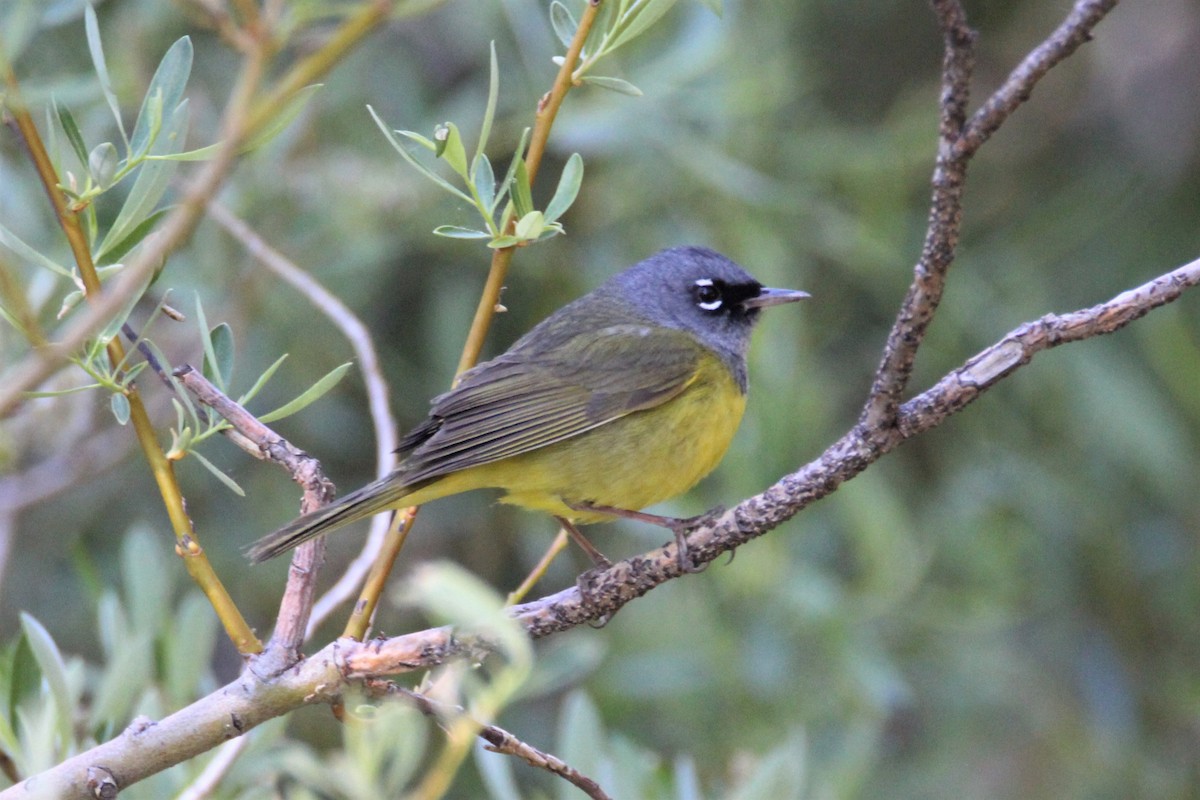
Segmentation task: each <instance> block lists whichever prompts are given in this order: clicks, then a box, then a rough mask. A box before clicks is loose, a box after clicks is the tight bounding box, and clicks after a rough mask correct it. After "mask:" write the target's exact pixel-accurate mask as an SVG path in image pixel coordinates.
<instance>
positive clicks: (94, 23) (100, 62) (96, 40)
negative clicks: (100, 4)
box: [83, 3, 129, 149]
mask: <svg viewBox="0 0 1200 800" xmlns="http://www.w3.org/2000/svg"><path fill="white" fill-rule="evenodd" d="M83 25H84V29H85V30H86V31H87V43H88V51H89V52H90V53H91V54H92V67H93V68H95V70H96V77H97V78H98V79H99V81H100V91H101V92H103V93H104V99H105V101H106V102H107V103H108V107H109V108H110V109H112V114H113V117H114V118H115V119H116V120H117V130H119V131H120V132H121V141H123V142H125V147H126V149H128V147H129V137H128V136H127V135H126V134H125V123H124V122H122V121H121V104H120V103H118V102H117V93H116V92H114V91H113V88H112V80H111V79H110V78H109V77H108V65H107V64H106V63H105V61H104V47H103V46H102V45H101V44H100V22H99V21H98V20H97V19H96V9H94V8H92V4H91V3H88V4H87V5H85V6H84V7H83Z"/></svg>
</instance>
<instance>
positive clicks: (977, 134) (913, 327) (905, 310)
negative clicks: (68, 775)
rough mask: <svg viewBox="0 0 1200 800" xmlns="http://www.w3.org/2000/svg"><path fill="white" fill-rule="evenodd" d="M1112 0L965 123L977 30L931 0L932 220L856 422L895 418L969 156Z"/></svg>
mask: <svg viewBox="0 0 1200 800" xmlns="http://www.w3.org/2000/svg"><path fill="white" fill-rule="evenodd" d="M1115 5H1116V0H1079V2H1077V3H1076V4H1075V6H1074V8H1073V9H1072V10H1071V13H1070V14H1068V15H1067V18H1066V19H1065V20H1064V21H1063V23H1062V24H1061V25H1059V27H1058V29H1057V30H1055V31H1054V32H1053V33H1052V34H1051V35H1050V36H1049V37H1047V38H1046V40H1045V41H1043V42H1042V43H1041V44H1040V45H1038V46H1037V47H1036V48H1035V49H1034V50H1033V51H1032V52H1031V53H1030V54H1029V55H1028V56H1026V58H1025V59H1024V60H1023V61H1022V62H1021V64H1020V66H1018V67H1017V68H1016V69H1015V70H1014V71H1013V72H1012V74H1011V75H1009V77H1008V79H1007V80H1005V82H1004V83H1003V84H1002V85H1001V86H1000V88H999V89H997V90H996V92H995V93H993V94H992V96H991V97H990V98H988V100H987V101H986V102H985V103H984V104H983V106H982V107H981V108H980V109H979V111H977V112H976V113H975V114H974V116H972V117H971V119H970V121H969V122H965V123H964V120H965V119H966V108H967V102H968V99H969V84H970V79H971V73H972V70H973V67H974V58H975V57H974V41H975V33H974V31H972V30H971V29H970V28H969V27H968V25H967V19H966V13H965V11H964V10H963V7H962V3H961V2H959V0H933V9H934V13H935V15H936V16H937V18H938V22H939V23H940V25H941V27H942V33H943V39H944V42H945V44H944V47H945V50H944V55H943V62H942V93H941V122H940V125H939V129H938V152H937V163H936V165H935V167H934V171H933V178H932V180H931V185H932V187H933V191H932V199H931V202H930V211H929V227H928V229H927V232H926V235H925V243H924V245H923V247H922V249H921V256H920V258H919V259H918V260H917V263H916V266H915V267H914V268H913V281H912V284H911V285H910V286H909V289H908V294H907V295H906V296H905V298H904V302H903V303H902V304H901V306H900V311H899V313H898V314H897V316H896V321H895V323H894V324H893V325H892V329H891V331H890V332H889V334H888V339H887V343H886V345H885V346H884V351H883V359H882V361H881V363H880V365H879V368H878V370H877V371H876V373H875V380H874V383H873V385H872V386H871V393H870V395H869V397H868V399H867V402H866V404H865V405H864V407H863V410H862V413H861V414H860V416H859V423H860V424H864V425H869V426H875V425H881V424H882V425H890V424H892V423H894V421H895V418H896V414H897V412H898V410H899V408H900V402H901V398H902V397H903V395H904V390H905V388H907V386H908V380H909V377H910V376H911V375H912V369H913V364H914V363H915V362H916V357H917V348H918V347H920V345H921V342H922V341H923V340H924V338H925V332H926V331H927V330H928V328H929V324H930V322H931V321H932V320H933V315H934V312H936V311H937V307H938V304H939V303H940V302H941V299H942V292H943V290H944V288H945V284H946V273H947V272H948V271H949V269H950V264H951V263H953V261H954V257H955V252H956V251H957V249H958V239H959V232H960V230H961V227H962V197H963V188H964V186H965V183H966V177H967V166H968V164H969V162H970V160H971V158H972V157H973V156H974V155H975V153H976V152H977V151H978V149H979V146H980V145H981V144H983V142H984V141H986V140H987V139H988V137H990V136H991V135H992V134H993V133H994V132H995V131H996V130H997V129H998V128H999V127H1000V126H1001V125H1002V124H1003V123H1004V121H1005V120H1006V119H1008V117H1009V116H1010V115H1011V114H1012V112H1013V111H1015V110H1016V109H1017V107H1018V106H1020V105H1021V104H1022V103H1024V102H1025V100H1027V99H1028V98H1029V95H1030V93H1031V92H1032V91H1033V87H1034V85H1035V84H1036V83H1037V82H1038V81H1039V80H1040V79H1041V78H1042V77H1043V76H1044V75H1045V74H1046V73H1047V72H1048V71H1049V70H1050V69H1051V67H1053V66H1054V65H1055V64H1057V63H1059V62H1060V61H1062V60H1063V59H1064V58H1067V57H1068V56H1069V55H1071V54H1072V53H1073V52H1075V50H1077V49H1078V47H1079V45H1081V44H1082V43H1083V42H1086V41H1088V40H1089V39H1090V38H1091V31H1092V29H1093V28H1095V26H1096V25H1097V24H1098V23H1099V22H1100V20H1101V19H1103V18H1104V16H1105V15H1106V14H1107V13H1108V12H1109V11H1111V10H1112V8H1113V7H1114V6H1115Z"/></svg>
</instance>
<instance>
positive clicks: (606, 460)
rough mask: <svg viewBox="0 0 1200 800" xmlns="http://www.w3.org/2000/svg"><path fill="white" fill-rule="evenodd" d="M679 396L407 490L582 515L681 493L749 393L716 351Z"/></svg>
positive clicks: (418, 496)
mask: <svg viewBox="0 0 1200 800" xmlns="http://www.w3.org/2000/svg"><path fill="white" fill-rule="evenodd" d="M712 361H713V363H712V364H710V365H708V366H706V367H703V368H702V369H701V371H700V374H699V375H698V376H697V377H696V379H695V380H694V381H693V382H692V383H691V384H690V385H689V386H688V387H687V389H685V390H684V391H683V392H681V393H680V394H679V395H677V396H676V397H674V398H672V399H671V400H668V401H667V402H665V403H664V404H662V405H660V406H656V407H654V408H650V409H647V410H645V411H637V412H634V413H632V414H628V415H626V416H624V417H621V418H620V419H617V420H614V421H613V422H610V423H608V424H607V425H603V426H601V427H599V428H595V429H593V430H591V431H588V432H587V433H584V434H581V435H579V436H576V437H574V438H572V439H568V440H566V441H562V442H558V443H556V444H553V445H549V446H547V447H544V448H541V449H539V450H535V451H533V452H530V453H526V454H524V455H520V456H515V457H513V458H509V459H505V460H503V461H498V462H495V463H492V464H483V465H481V466H478V467H472V468H470V469H467V470H464V471H462V472H459V473H456V474H453V475H447V476H446V477H444V478H442V479H440V480H438V481H436V482H434V483H433V484H431V485H429V486H426V487H424V488H422V489H420V490H418V491H416V492H414V493H413V494H411V495H409V496H407V497H405V498H404V504H405V505H408V504H410V503H411V504H414V505H415V504H420V503H425V502H428V501H430V500H434V499H436V498H439V497H446V496H448V495H451V494H458V493H459V492H464V491H468V490H471V489H480V488H488V487H491V488H497V489H503V490H505V492H506V494H505V496H504V497H503V498H502V499H501V500H502V502H504V503H511V504H514V505H518V506H522V507H524V508H530V509H535V510H539V511H545V512H547V513H550V514H553V515H555V516H560V517H566V518H568V519H571V520H574V521H577V522H581V523H589V522H599V521H602V520H606V519H609V518H610V516H609V515H606V514H601V513H596V512H586V511H579V510H577V509H575V508H572V505H578V504H587V503H592V504H595V505H601V506H612V507H614V508H622V509H628V510H634V511H636V510H639V509H642V508H645V507H646V506H650V505H654V504H655V503H658V502H661V501H663V500H667V499H669V498H672V497H675V496H677V495H680V494H683V493H684V492H686V491H687V490H688V489H690V488H692V486H694V485H695V484H696V483H697V482H698V481H699V480H700V479H701V478H703V477H704V476H705V475H707V474H708V473H710V472H712V470H713V468H714V467H716V466H717V464H718V463H719V462H720V460H721V458H722V457H723V456H724V455H725V451H726V450H728V449H729V443H730V442H731V441H732V440H733V435H734V433H736V432H737V428H738V425H739V424H740V422H741V419H742V413H743V411H745V408H746V397H745V395H744V394H742V392H741V389H740V388H739V387H738V385H737V383H736V382H735V381H734V379H733V377H732V376H731V375H730V374H729V371H728V370H727V369H726V368H725V367H724V365H723V364H721V363H720V362H719V361H717V360H716V359H713V360H712Z"/></svg>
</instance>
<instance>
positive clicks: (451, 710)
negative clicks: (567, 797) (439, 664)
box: [387, 683, 611, 800]
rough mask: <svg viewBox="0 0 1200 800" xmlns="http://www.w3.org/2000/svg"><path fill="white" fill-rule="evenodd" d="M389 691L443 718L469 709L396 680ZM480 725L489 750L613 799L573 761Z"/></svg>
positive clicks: (597, 797)
mask: <svg viewBox="0 0 1200 800" xmlns="http://www.w3.org/2000/svg"><path fill="white" fill-rule="evenodd" d="M387 692H388V694H392V695H399V696H400V697H403V698H405V699H407V700H408V701H409V702H411V703H412V704H413V705H414V706H415V707H416V709H417V710H418V711H420V712H421V713H422V714H424V715H425V716H427V717H430V718H431V719H435V720H439V722H440V720H442V719H445V718H447V717H466V716H468V714H467V710H466V709H465V708H463V707H462V706H456V705H452V704H450V703H440V702H438V701H436V700H433V699H431V698H429V697H427V696H425V695H423V694H421V693H420V692H414V691H413V690H411V689H406V688H404V687H402V686H397V685H396V684H394V683H389V684H388V685H387ZM475 725H476V727H477V728H478V729H479V733H478V736H479V738H480V739H483V740H484V741H485V742H487V744H486V745H485V747H487V749H488V750H491V751H492V752H493V753H501V754H503V755H509V756H516V757H517V758H519V759H521V760H522V761H524V762H525V763H527V764H529V765H530V766H531V767H536V768H537V769H544V770H546V771H547V772H549V773H552V774H554V775H557V776H559V777H560V778H563V779H564V780H566V781H568V782H570V783H571V784H572V785H573V786H576V787H578V788H579V790H580V791H582V792H583V793H584V794H586V795H587V796H588V797H591V798H592V799H593V800H611V798H609V796H608V795H607V794H605V792H604V790H603V789H602V788H600V784H598V783H596V781H594V780H592V779H591V778H589V777H587V776H586V775H584V774H583V773H581V772H580V771H579V770H577V769H575V768H574V767H572V766H571V765H570V764H568V763H566V762H565V761H563V760H562V759H561V758H558V757H557V756H553V755H551V754H549V753H546V752H543V751H541V750H539V749H537V748H536V747H534V746H533V745H531V744H529V743H527V742H525V741H522V740H521V739H519V738H517V737H516V736H514V735H513V734H511V733H509V732H508V731H506V730H504V729H503V728H501V727H499V726H497V725H484V724H483V723H480V722H478V721H477V722H476V723H475Z"/></svg>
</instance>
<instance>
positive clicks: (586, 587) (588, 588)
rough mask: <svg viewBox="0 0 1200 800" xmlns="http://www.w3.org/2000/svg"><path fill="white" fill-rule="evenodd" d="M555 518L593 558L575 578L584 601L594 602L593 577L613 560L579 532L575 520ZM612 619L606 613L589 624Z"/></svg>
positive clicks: (598, 625)
mask: <svg viewBox="0 0 1200 800" xmlns="http://www.w3.org/2000/svg"><path fill="white" fill-rule="evenodd" d="M555 519H556V520H558V524H559V525H562V527H563V530H564V531H566V532H567V533H568V534H569V535H570V536H571V538H572V539H573V540H574V541H575V544H577V545H579V547H580V548H581V549H582V550H583V552H585V553H587V554H588V558H590V559H591V560H592V568H591V569H589V570H587V571H586V572H583V573H581V574H580V575H579V577H578V578H576V579H575V587H576V588H577V589H579V594H580V596H581V597H583V600H584V602H586V603H593V602H595V591H594V590H593V587H592V579H593V578H595V577H596V575H597V573H599V572H601V571H603V570H606V569H608V568H609V567H611V566H612V562H611V561H609V560H608V558H607V557H606V556H605V555H604V553H601V552H600V551H599V550H597V549H596V546H595V545H594V544H592V543H591V542H589V541H588V538H587V537H586V536H584V535H583V534H582V533H580V532H579V528H577V527H576V526H575V523H574V522H571V520H569V519H566V518H564V517H555ZM611 619H612V614H605V615H604V616H602V617H600V619H598V620H596V622H595V623H594V624H592V623H589V624H591V625H592V627H593V628H603V627H604V626H605V625H607V624H608V621H609V620H611Z"/></svg>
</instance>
